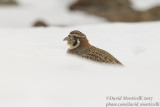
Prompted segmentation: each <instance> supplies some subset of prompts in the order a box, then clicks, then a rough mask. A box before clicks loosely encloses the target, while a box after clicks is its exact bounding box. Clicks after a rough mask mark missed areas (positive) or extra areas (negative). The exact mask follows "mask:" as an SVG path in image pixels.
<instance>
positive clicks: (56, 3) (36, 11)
mask: <svg viewBox="0 0 160 107" xmlns="http://www.w3.org/2000/svg"><path fill="white" fill-rule="evenodd" d="M72 1H73V0H72ZM72 1H71V0H65V1H64V0H41V1H39V0H34V1H33V0H19V3H20V4H19V6H1V7H0V13H1V14H0V17H1V19H0V27H3V28H4V27H5V28H8V27H9V28H13V27H14V28H28V27H31V26H32V25H33V23H35V22H36V21H37V20H44V21H45V22H46V23H48V24H50V25H53V26H55V25H64V26H71V25H83V24H96V23H99V22H104V21H105V19H102V18H100V17H95V16H94V17H93V16H92V15H87V14H85V13H83V12H79V11H75V12H71V11H69V9H68V7H69V6H70V5H71V2H72Z"/></svg>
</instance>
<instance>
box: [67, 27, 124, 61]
mask: <svg viewBox="0 0 160 107" xmlns="http://www.w3.org/2000/svg"><path fill="white" fill-rule="evenodd" d="M64 40H66V41H67V42H68V45H70V48H69V49H68V51H67V52H68V53H70V54H75V55H78V56H81V57H84V58H87V59H90V60H93V61H97V62H103V63H111V64H121V62H120V61H118V60H117V59H116V58H115V57H114V56H112V55H111V54H110V53H108V52H107V51H104V50H102V49H99V48H96V47H94V46H92V45H90V44H89V42H88V39H87V37H86V36H85V34H83V33H82V32H80V31H78V30H74V31H72V32H70V34H69V35H68V37H66V38H64Z"/></svg>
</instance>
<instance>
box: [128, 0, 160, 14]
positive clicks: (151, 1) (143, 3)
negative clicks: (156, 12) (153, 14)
mask: <svg viewBox="0 0 160 107" xmlns="http://www.w3.org/2000/svg"><path fill="white" fill-rule="evenodd" d="M131 2H132V4H133V5H132V7H133V8H134V9H136V10H141V11H144V10H147V9H150V8H152V7H155V6H159V5H160V0H131Z"/></svg>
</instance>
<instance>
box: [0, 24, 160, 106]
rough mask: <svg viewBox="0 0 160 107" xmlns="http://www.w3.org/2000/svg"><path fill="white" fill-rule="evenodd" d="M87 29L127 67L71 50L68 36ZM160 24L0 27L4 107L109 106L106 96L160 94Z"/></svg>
mask: <svg viewBox="0 0 160 107" xmlns="http://www.w3.org/2000/svg"><path fill="white" fill-rule="evenodd" d="M75 29H78V30H80V31H82V32H84V33H85V34H86V35H87V37H88V39H89V41H90V43H91V44H92V45H94V46H96V47H99V48H101V49H104V50H107V51H108V52H110V53H111V54H113V55H114V56H115V57H116V58H117V59H119V60H120V61H121V62H122V63H123V64H124V65H125V66H124V67H120V66H113V65H107V64H99V63H94V62H92V61H88V60H85V59H82V58H79V57H75V56H72V55H68V54H66V51H67V48H69V46H67V43H66V42H63V38H64V37H66V36H67V35H68V33H69V32H70V31H72V30H75ZM159 33H160V22H150V23H134V24H130V23H110V24H109V23H106V24H105V23H104V24H95V25H94V24H92V25H81V26H72V27H65V28H59V27H49V28H25V29H24V28H21V29H18V28H15V29H10V28H0V50H1V52H0V59H1V60H0V65H1V67H0V107H44V106H46V107H54V106H56V107H104V106H105V105H106V103H107V100H106V97H107V96H151V97H154V99H157V100H158V99H159V98H160V92H159V90H160V85H159V80H160V79H159V75H160V73H159V71H160V67H159V66H160V59H159V55H160V51H159V50H160V43H159V40H160V37H159Z"/></svg>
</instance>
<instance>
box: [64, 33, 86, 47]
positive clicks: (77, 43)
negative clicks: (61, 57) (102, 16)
mask: <svg viewBox="0 0 160 107" xmlns="http://www.w3.org/2000/svg"><path fill="white" fill-rule="evenodd" d="M63 41H67V43H68V45H69V46H70V48H69V49H68V50H73V49H78V48H80V47H81V46H82V45H83V46H85V45H88V44H89V43H88V40H87V38H86V36H85V34H83V33H82V32H80V31H78V30H74V31H72V32H70V34H69V35H68V36H67V37H65V38H64V40H63Z"/></svg>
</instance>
